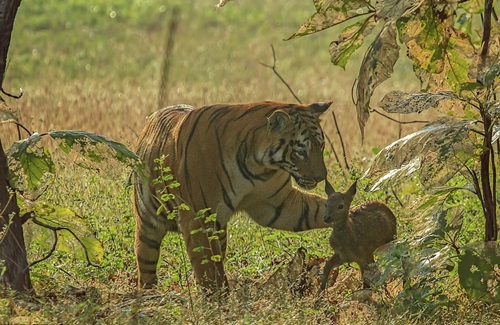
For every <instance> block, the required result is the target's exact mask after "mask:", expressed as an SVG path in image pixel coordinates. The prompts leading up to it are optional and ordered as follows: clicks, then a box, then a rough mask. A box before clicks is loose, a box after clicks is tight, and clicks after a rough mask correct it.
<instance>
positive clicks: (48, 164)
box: [6, 133, 55, 189]
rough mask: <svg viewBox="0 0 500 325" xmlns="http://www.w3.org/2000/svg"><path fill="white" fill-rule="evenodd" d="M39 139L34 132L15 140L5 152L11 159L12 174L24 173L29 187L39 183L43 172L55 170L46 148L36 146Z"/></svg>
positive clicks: (31, 187)
mask: <svg viewBox="0 0 500 325" xmlns="http://www.w3.org/2000/svg"><path fill="white" fill-rule="evenodd" d="M41 139H42V137H41V136H40V135H39V134H38V133H34V134H33V135H31V136H30V137H29V138H26V139H24V140H20V141H16V142H15V143H14V144H13V145H12V146H11V147H10V148H9V149H8V150H7V152H6V154H7V156H8V157H9V159H10V160H11V161H10V163H9V167H10V168H11V172H12V174H13V175H16V176H19V175H20V174H24V175H25V176H26V181H27V185H28V188H30V189H34V188H36V187H37V186H38V185H39V183H40V181H41V180H42V178H43V176H44V175H45V173H52V174H53V173H54V172H55V165H54V162H53V161H52V158H51V156H50V153H49V152H48V150H47V149H46V148H44V147H38V146H36V144H37V143H38V142H39V141H40V140H41ZM12 160H14V162H13V161H12Z"/></svg>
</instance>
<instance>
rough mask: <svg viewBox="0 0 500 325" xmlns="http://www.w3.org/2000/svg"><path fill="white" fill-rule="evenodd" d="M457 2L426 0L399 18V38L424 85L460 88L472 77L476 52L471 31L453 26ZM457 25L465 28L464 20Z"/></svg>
mask: <svg viewBox="0 0 500 325" xmlns="http://www.w3.org/2000/svg"><path fill="white" fill-rule="evenodd" d="M457 5H458V4H457V3H450V4H449V5H445V6H440V5H432V4H431V3H429V2H427V1H423V2H421V3H420V5H419V6H418V7H417V8H415V10H413V11H412V14H411V15H407V16H405V17H404V18H401V19H399V20H398V21H397V25H398V31H399V36H400V41H401V42H403V43H404V44H405V45H406V48H407V49H408V50H407V56H408V57H409V58H410V59H411V60H412V61H413V68H414V70H415V74H416V76H417V77H418V78H419V79H420V81H421V82H422V88H424V89H431V90H441V89H449V88H451V89H453V90H454V91H458V90H459V89H460V86H461V85H462V84H463V83H464V82H467V81H471V77H470V76H471V74H470V73H469V72H470V70H471V67H472V66H473V63H474V62H475V59H476V57H477V53H476V49H475V47H474V46H473V45H472V41H471V37H470V35H468V34H466V32H462V31H460V30H458V29H457V28H456V27H455V26H454V24H455V19H454V18H455V10H456V7H457ZM457 27H458V28H461V29H462V30H464V26H463V24H462V25H458V26H457ZM465 30H466V29H465Z"/></svg>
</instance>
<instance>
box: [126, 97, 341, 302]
mask: <svg viewBox="0 0 500 325" xmlns="http://www.w3.org/2000/svg"><path fill="white" fill-rule="evenodd" d="M331 104H332V103H331V102H326V103H323V102H319V103H313V104H308V105H306V104H289V103H280V102H274V101H264V102H257V103H250V104H215V105H209V106H204V107H200V108H195V107H193V106H190V105H174V106H169V107H166V108H162V109H159V110H157V111H156V112H154V113H152V114H151V115H150V116H149V117H148V120H147V122H146V125H145V127H144V129H143V130H142V132H141V133H140V135H139V138H138V140H137V144H136V153H137V155H138V156H139V158H140V159H141V160H142V162H143V164H144V169H145V170H146V172H145V173H144V174H147V175H148V177H141V176H138V175H139V174H138V173H136V176H135V181H134V189H133V201H134V207H135V217H136V231H135V255H136V262H137V269H138V286H139V287H140V288H146V289H147V288H152V287H153V286H155V285H156V284H157V273H156V272H157V264H158V259H159V254H160V246H161V243H162V239H163V237H164V236H165V235H166V233H167V232H169V231H177V232H180V233H181V234H182V237H183V239H184V242H185V245H186V249H187V255H188V257H189V260H190V262H191V265H192V269H193V273H194V276H195V280H196V282H197V284H198V285H199V287H201V289H202V291H204V292H207V293H213V292H216V291H223V292H228V291H229V285H228V280H227V277H226V274H225V272H224V265H223V262H224V258H225V255H226V239H227V224H228V221H229V219H230V218H231V216H233V215H235V214H238V213H242V214H246V215H247V216H249V217H250V218H251V219H253V220H254V221H255V222H256V223H257V224H259V225H261V226H265V227H270V228H275V229H281V230H286V231H292V232H300V231H304V230H309V229H316V228H328V227H329V225H328V224H326V223H325V222H324V221H323V216H324V215H325V213H326V198H324V197H323V196H321V195H319V194H314V193H310V192H306V191H305V190H312V189H314V188H315V187H316V185H317V184H318V183H319V182H321V181H324V180H325V179H326V175H327V169H326V166H325V161H324V155H323V151H324V146H325V141H324V134H323V130H322V128H321V126H320V117H321V116H322V115H323V114H324V113H325V111H326V110H327V109H328V108H329V107H330V105H331ZM159 157H163V163H164V165H165V166H168V167H169V168H170V172H171V174H172V176H173V178H174V179H175V180H176V181H177V182H178V183H179V184H180V186H178V187H169V186H168V184H167V183H166V181H165V182H162V181H160V182H154V181H153V180H155V179H158V178H159V176H160V169H159V168H157V167H158V166H156V165H157V164H158V158H159ZM155 167H156V168H155ZM292 178H293V179H294V180H295V183H296V184H297V185H298V187H297V186H295V185H293V182H292ZM165 190H167V191H168V194H169V195H170V197H172V200H169V201H167V202H162V201H161V199H159V194H158V193H160V192H161V191H165ZM181 204H184V205H185V206H187V207H189V210H187V209H178V207H179V206H180V205H181ZM162 205H163V206H164V207H166V209H161V208H160V207H161V206H162ZM158 211H161V212H160V213H157V212H158ZM172 211H174V212H175V215H174V218H172V215H171V214H170V217H169V212H172ZM198 211H202V212H203V213H202V215H204V216H205V217H207V216H209V215H214V214H215V216H216V217H215V220H211V221H209V220H203V218H200V216H199V215H198V214H197V212H198ZM200 229H201V230H203V231H200ZM214 236H216V237H215V238H217V240H214ZM200 247H201V250H200Z"/></svg>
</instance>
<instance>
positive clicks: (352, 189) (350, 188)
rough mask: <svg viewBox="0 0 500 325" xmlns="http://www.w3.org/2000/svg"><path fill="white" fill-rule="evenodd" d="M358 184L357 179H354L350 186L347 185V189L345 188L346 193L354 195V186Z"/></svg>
mask: <svg viewBox="0 0 500 325" xmlns="http://www.w3.org/2000/svg"><path fill="white" fill-rule="evenodd" d="M357 184H358V181H357V180H356V181H354V183H352V185H351V187H349V189H348V190H347V194H349V196H350V197H354V195H356V186H357Z"/></svg>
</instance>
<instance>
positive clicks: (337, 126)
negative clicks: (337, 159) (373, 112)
mask: <svg viewBox="0 0 500 325" xmlns="http://www.w3.org/2000/svg"><path fill="white" fill-rule="evenodd" d="M332 116H333V123H335V128H336V129H337V135H338V136H339V140H340V145H341V147H342V156H343V158H344V163H345V167H346V169H347V170H349V169H350V167H349V164H348V163H347V157H346V156H347V155H346V151H345V146H344V139H343V138H342V134H341V133H340V128H339V124H338V123H337V117H336V116H335V111H332Z"/></svg>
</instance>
